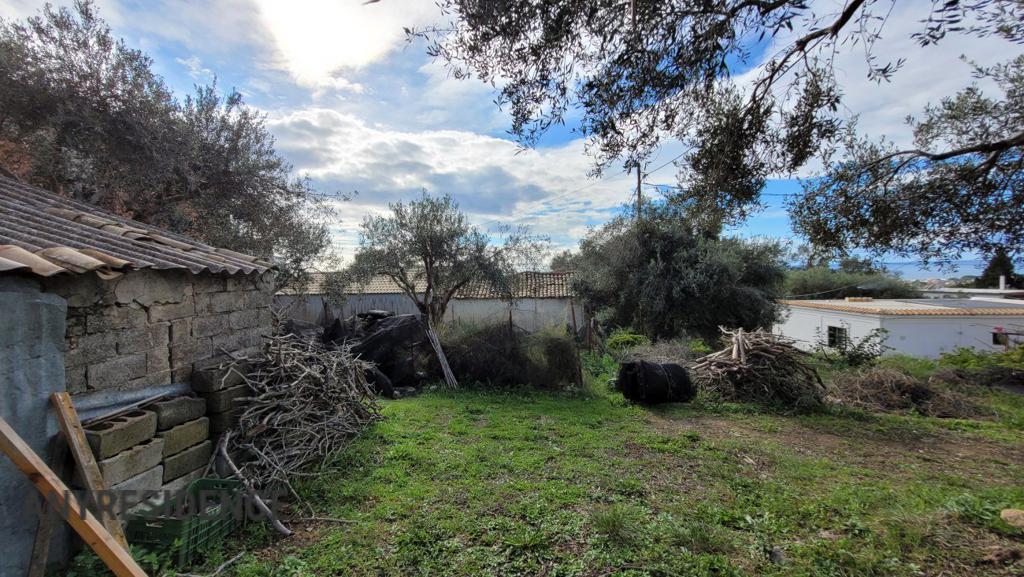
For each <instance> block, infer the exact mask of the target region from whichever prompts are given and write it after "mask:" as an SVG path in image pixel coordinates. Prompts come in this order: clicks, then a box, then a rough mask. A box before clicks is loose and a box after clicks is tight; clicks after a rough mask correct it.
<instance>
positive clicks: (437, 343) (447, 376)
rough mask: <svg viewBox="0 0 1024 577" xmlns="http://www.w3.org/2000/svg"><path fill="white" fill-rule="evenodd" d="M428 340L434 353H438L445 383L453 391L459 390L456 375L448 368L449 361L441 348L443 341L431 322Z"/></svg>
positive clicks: (428, 325) (428, 323)
mask: <svg viewBox="0 0 1024 577" xmlns="http://www.w3.org/2000/svg"><path fill="white" fill-rule="evenodd" d="M427 340H429V341H430V344H431V346H433V347H434V352H435V353H437V360H438V362H440V363H441V373H442V374H443V375H444V380H445V382H446V383H447V384H448V386H449V387H451V388H453V389H457V388H459V382H458V381H457V380H455V373H453V372H452V368H451V367H450V366H448V359H447V357H445V355H444V349H442V348H441V340H440V339H438V338H437V333H435V332H434V328H433V327H431V326H430V322H429V321H428V322H427Z"/></svg>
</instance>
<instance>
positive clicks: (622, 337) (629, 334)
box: [604, 329, 651, 353]
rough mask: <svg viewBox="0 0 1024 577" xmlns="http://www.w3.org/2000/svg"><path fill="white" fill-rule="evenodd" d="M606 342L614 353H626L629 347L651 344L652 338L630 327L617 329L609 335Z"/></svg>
mask: <svg viewBox="0 0 1024 577" xmlns="http://www.w3.org/2000/svg"><path fill="white" fill-rule="evenodd" d="M604 344H605V346H606V347H608V350H610V351H612V352H614V353H624V352H626V351H628V350H629V349H632V348H635V347H641V346H644V345H649V344H651V339H649V338H647V337H645V336H644V335H641V334H639V333H634V332H633V331H631V330H630V329H615V330H614V331H612V334H610V335H608V339H607V340H605V342H604Z"/></svg>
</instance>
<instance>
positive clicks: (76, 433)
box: [50, 393, 128, 549]
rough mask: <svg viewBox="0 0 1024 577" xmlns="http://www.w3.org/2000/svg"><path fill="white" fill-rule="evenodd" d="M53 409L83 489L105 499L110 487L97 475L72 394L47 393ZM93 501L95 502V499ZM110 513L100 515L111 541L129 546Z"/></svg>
mask: <svg viewBox="0 0 1024 577" xmlns="http://www.w3.org/2000/svg"><path fill="white" fill-rule="evenodd" d="M50 401H51V402H52V403H53V408H55V409H57V422H58V423H60V429H61V430H62V431H64V437H65V438H66V439H67V440H68V447H70V448H71V455H72V456H74V458H75V464H76V465H78V470H79V472H81V473H82V479H84V480H85V488H86V489H89V492H90V493H92V495H93V498H94V499H100V498H108V497H109V495H106V494H105V491H106V490H107V489H108V488H109V487H107V485H106V483H104V482H103V475H102V474H100V467H99V465H98V464H96V458H95V457H94V456H93V454H92V449H90V448H89V441H88V439H86V438H85V429H83V428H82V423H81V422H80V421H79V420H78V412H76V411H75V406H74V405H73V404H71V395H69V394H67V393H53V394H51V395H50ZM94 502H95V501H94ZM108 511H111V512H110V513H108V514H106V515H103V516H102V521H103V526H104V527H106V528H107V531H108V532H109V533H110V534H111V535H113V536H114V540H116V541H117V542H118V544H120V545H121V546H122V547H124V548H125V549H127V548H128V540H127V539H125V536H124V528H123V527H121V520H120V519H118V518H117V516H116V515H115V514H114V513H113V510H112V509H109V508H108Z"/></svg>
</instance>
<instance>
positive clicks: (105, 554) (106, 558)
mask: <svg viewBox="0 0 1024 577" xmlns="http://www.w3.org/2000/svg"><path fill="white" fill-rule="evenodd" d="M0 450H2V451H3V452H4V454H5V455H7V457H8V458H9V459H10V460H11V461H12V462H13V463H14V466H15V467H17V468H18V470H19V471H21V472H22V473H24V474H25V476H26V477H28V480H29V481H31V482H32V484H33V485H35V487H36V489H37V490H38V491H39V492H40V493H42V494H43V496H44V497H46V500H47V501H48V502H49V503H50V506H51V507H53V508H54V509H55V510H57V511H59V512H60V514H61V516H63V517H64V519H65V520H66V521H67V522H68V524H69V525H71V528H72V529H74V530H75V532H76V533H78V535H79V536H80V537H81V538H82V540H83V541H85V544H86V545H88V546H89V548H91V549H92V550H93V551H95V552H96V555H97V556H98V557H99V558H100V559H101V560H102V561H103V563H105V564H106V566H107V567H108V568H109V569H110V570H111V571H112V572H113V573H114V575H115V576H116V577H146V572H145V571H143V570H142V568H141V567H139V564H138V563H136V562H135V559H132V556H131V555H129V554H128V550H127V549H125V548H124V547H122V546H121V545H120V544H119V543H118V542H117V541H116V540H115V539H114V537H113V536H111V534H110V533H109V532H108V531H107V529H106V528H105V527H104V526H103V524H102V523H100V522H99V521H98V520H97V519H96V517H95V516H94V515H93V514H92V513H90V512H89V511H87V510H85V508H83V507H82V504H81V503H79V502H78V499H76V498H75V496H74V495H73V494H71V491H69V490H68V487H67V485H65V484H64V482H63V481H61V480H60V478H59V477H58V476H57V475H56V474H55V473H54V472H53V470H51V469H50V468H49V467H47V466H46V463H43V460H42V459H40V458H39V455H37V454H36V452H35V451H33V450H32V448H31V447H29V446H28V445H27V444H26V443H25V441H24V440H23V439H22V438H21V437H20V436H19V435H18V433H16V432H15V431H14V429H12V428H11V426H10V425H8V424H7V421H5V420H4V419H3V417H0Z"/></svg>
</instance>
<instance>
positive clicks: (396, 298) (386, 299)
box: [274, 294, 587, 331]
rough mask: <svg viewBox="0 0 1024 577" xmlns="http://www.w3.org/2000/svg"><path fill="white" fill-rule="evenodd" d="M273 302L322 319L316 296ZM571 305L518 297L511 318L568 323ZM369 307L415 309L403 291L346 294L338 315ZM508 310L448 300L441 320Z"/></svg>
mask: <svg viewBox="0 0 1024 577" xmlns="http://www.w3.org/2000/svg"><path fill="white" fill-rule="evenodd" d="M274 303H275V305H276V306H278V307H280V308H283V309H284V314H285V315H286V316H287V317H289V318H293V319H296V320H300V321H304V322H309V323H316V324H320V323H322V322H323V314H324V306H323V300H322V298H321V296H320V295H309V296H292V295H277V296H275V297H274ZM572 306H573V303H572V301H571V300H570V299H567V298H566V299H555V298H550V299H521V300H519V301H517V302H516V303H515V307H514V308H513V309H512V320H513V322H515V323H516V325H518V326H520V327H522V328H524V329H526V330H528V331H536V330H540V329H544V328H547V327H564V326H571V325H572V312H573V310H572V308H571V307H572ZM371 310H383V311H392V312H394V313H396V314H415V313H417V312H419V311H418V310H417V308H416V305H415V304H414V303H413V302H412V299H410V298H409V297H407V296H406V295H404V294H363V295H349V297H348V298H347V299H346V300H345V306H344V307H343V308H342V310H341V311H340V316H341V317H342V318H348V317H350V316H352V315H355V314H359V313H365V312H367V311H371ZM508 312H509V304H508V303H507V302H505V301H502V300H500V299H452V300H451V301H450V302H449V303H448V310H447V312H446V313H445V320H447V321H448V322H471V323H481V324H486V323H495V322H505V321H507V320H508ZM575 312H576V324H577V326H578V327H584V326H586V323H587V320H586V318H585V316H584V313H583V307H582V306H579V305H578V304H576V305H575ZM334 313H335V314H339V311H337V310H335V311H334Z"/></svg>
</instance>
